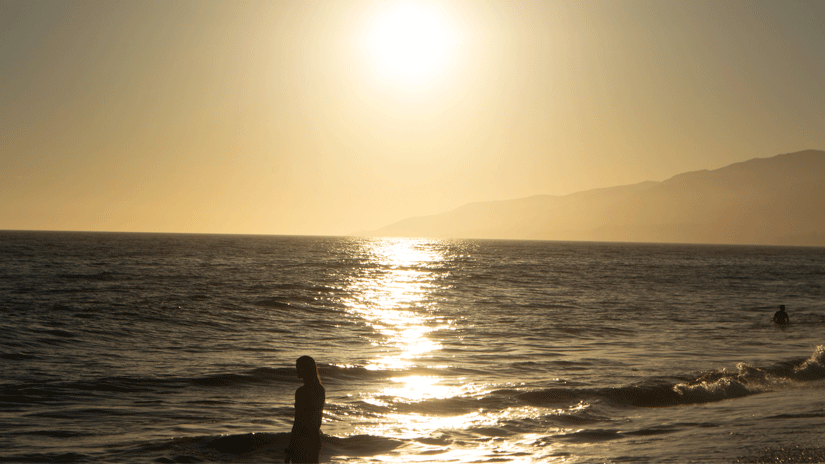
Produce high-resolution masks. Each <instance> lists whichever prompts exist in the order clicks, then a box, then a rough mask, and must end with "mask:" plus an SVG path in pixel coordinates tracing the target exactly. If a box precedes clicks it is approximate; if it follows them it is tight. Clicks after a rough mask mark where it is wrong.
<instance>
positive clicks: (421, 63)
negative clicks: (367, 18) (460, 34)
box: [374, 5, 448, 75]
mask: <svg viewBox="0 0 825 464" xmlns="http://www.w3.org/2000/svg"><path fill="white" fill-rule="evenodd" d="M374 40H375V46H376V49H377V51H378V54H379V56H380V58H381V59H382V60H383V62H384V64H385V65H386V66H387V67H388V68H390V69H392V70H394V71H398V72H401V73H404V74H408V75H418V74H422V73H424V72H425V71H427V70H429V69H430V68H432V67H433V66H434V65H435V64H436V63H438V61H439V60H441V59H442V58H443V57H444V54H445V50H446V47H447V40H448V30H447V27H446V25H445V23H444V21H443V19H442V18H440V17H439V15H438V14H437V13H436V12H435V11H432V10H428V9H425V8H423V7H419V6H416V5H403V6H400V7H399V8H396V9H395V10H393V11H390V12H388V13H386V14H385V15H384V16H382V17H381V18H379V20H378V22H377V24H376V28H375V33H374Z"/></svg>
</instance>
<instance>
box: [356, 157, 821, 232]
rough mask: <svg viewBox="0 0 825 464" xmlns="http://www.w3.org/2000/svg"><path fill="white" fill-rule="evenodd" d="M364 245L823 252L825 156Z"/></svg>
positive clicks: (474, 219)
mask: <svg viewBox="0 0 825 464" xmlns="http://www.w3.org/2000/svg"><path fill="white" fill-rule="evenodd" d="M362 235H373V236H405V237H439V238H487V239H525V240H571V241H610V242H667V243H718V244H759V245H813V246H825V151H820V150H807V151H801V152H797V153H789V154H784V155H777V156H774V157H771V158H757V159H752V160H750V161H745V162H742V163H736V164H732V165H730V166H726V167H724V168H721V169H716V170H712V171H708V170H702V171H695V172H687V173H684V174H679V175H677V176H674V177H672V178H670V179H668V180H665V181H662V182H642V183H640V184H634V185H625V186H620V187H611V188H604V189H596V190H588V191H584V192H578V193H573V194H570V195H565V196H552V195H537V196H533V197H528V198H521V199H516V200H505V201H494V202H480V203H471V204H467V205H464V206H462V207H460V208H457V209H455V210H452V211H449V212H446V213H442V214H436V215H432V216H423V217H414V218H409V219H405V220H403V221H400V222H397V223H395V224H392V225H389V226H387V227H384V228H381V229H378V230H375V231H371V232H364V233H363V234H362Z"/></svg>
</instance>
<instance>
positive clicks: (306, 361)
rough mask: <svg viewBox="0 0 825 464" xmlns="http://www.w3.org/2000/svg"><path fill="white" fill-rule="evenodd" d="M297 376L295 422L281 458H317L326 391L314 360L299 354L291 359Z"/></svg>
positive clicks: (307, 459)
mask: <svg viewBox="0 0 825 464" xmlns="http://www.w3.org/2000/svg"><path fill="white" fill-rule="evenodd" d="M295 367H296V368H297V369H298V377H300V378H302V379H304V385H303V386H302V387H300V388H298V390H296V391H295V422H293V424H292V435H291V437H290V439H289V447H288V448H287V449H286V450H285V451H284V455H285V456H284V462H287V463H290V462H318V453H319V452H320V451H321V412H322V411H323V409H324V401H325V400H326V391H325V390H324V386H323V385H321V378H320V377H319V376H318V368H317V367H316V366H315V360H314V359H312V358H310V357H309V356H301V357H300V358H298V361H296V362H295Z"/></svg>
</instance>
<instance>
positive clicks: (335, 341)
mask: <svg viewBox="0 0 825 464" xmlns="http://www.w3.org/2000/svg"><path fill="white" fill-rule="evenodd" d="M780 304H784V305H786V307H787V308H788V313H789V315H790V319H791V324H790V325H788V326H777V325H774V324H772V323H771V317H772V316H773V313H774V312H775V311H776V310H777V309H778V306H779V305H780ZM0 311H1V312H2V317H1V318H0V461H5V462H166V463H171V462H282V461H283V449H284V448H285V447H286V444H287V442H288V436H289V431H290V429H291V424H292V418H293V409H292V408H293V401H294V392H295V389H296V388H297V387H298V386H300V384H301V383H300V380H299V379H298V378H297V377H296V375H295V360H296V358H298V357H299V356H301V355H310V356H312V357H313V358H315V360H316V361H317V362H318V365H319V370H320V375H321V380H322V382H323V383H324V385H325V387H326V390H327V402H326V407H325V410H324V416H323V426H322V433H323V436H322V443H323V448H322V450H321V458H322V461H323V462H348V463H367V462H485V463H489V462H551V463H552V462H559V463H561V462H565V463H570V462H572V463H601V462H657V463H659V462H678V463H681V462H746V463H755V462H822V461H824V460H825V448H823V447H824V446H825V445H823V443H825V440H823V438H825V248H801V247H800V248H785V247H756V246H711V245H666V244H630V243H584V242H541V241H535V242H531V241H489V240H429V239H403V238H353V237H287V236H227V235H182V234H125V233H70V232H22V231H5V232H0Z"/></svg>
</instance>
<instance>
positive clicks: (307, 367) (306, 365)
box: [295, 356, 321, 383]
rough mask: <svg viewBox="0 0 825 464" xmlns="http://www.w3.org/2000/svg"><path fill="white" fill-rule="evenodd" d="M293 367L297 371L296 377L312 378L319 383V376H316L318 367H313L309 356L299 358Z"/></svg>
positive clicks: (313, 363) (312, 361)
mask: <svg viewBox="0 0 825 464" xmlns="http://www.w3.org/2000/svg"><path fill="white" fill-rule="evenodd" d="M295 367H296V369H297V370H298V377H300V378H302V379H305V380H306V378H307V377H312V378H314V379H315V380H317V381H318V383H321V376H319V375H318V366H316V365H315V360H314V359H312V358H311V357H309V356H301V357H300V358H298V360H297V361H296V362H295Z"/></svg>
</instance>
